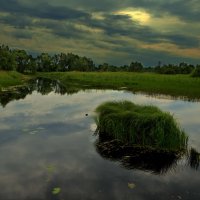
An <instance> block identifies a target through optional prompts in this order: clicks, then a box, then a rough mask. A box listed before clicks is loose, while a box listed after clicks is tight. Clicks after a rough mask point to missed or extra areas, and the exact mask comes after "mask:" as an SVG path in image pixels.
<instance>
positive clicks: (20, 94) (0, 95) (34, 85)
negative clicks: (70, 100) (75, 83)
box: [0, 78, 79, 107]
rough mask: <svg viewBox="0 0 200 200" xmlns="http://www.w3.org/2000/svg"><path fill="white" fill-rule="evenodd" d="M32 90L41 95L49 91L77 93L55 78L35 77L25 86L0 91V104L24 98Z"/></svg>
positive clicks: (74, 89)
mask: <svg viewBox="0 0 200 200" xmlns="http://www.w3.org/2000/svg"><path fill="white" fill-rule="evenodd" d="M33 91H37V92H39V93H41V94H42V95H48V94H49V93H50V92H54V93H56V94H60V95H64V94H74V93H77V92H78V91H79V89H77V88H72V87H65V86H63V85H62V84H60V82H59V81H57V80H51V79H47V78H37V79H34V80H31V81H30V82H29V84H27V85H26V86H21V87H15V88H12V89H10V90H6V91H3V92H0V104H1V105H2V106H3V107H5V106H6V105H7V104H8V103H9V102H10V101H13V100H19V99H24V98H25V97H26V96H27V95H28V94H32V92H33Z"/></svg>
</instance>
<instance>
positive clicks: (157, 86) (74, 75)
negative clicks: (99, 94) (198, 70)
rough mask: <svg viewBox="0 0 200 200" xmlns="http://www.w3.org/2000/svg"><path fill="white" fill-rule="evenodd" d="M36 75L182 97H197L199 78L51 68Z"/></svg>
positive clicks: (80, 86)
mask: <svg viewBox="0 0 200 200" xmlns="http://www.w3.org/2000/svg"><path fill="white" fill-rule="evenodd" d="M37 76H39V77H46V78H51V79H56V80H60V81H61V83H62V84H64V85H66V86H67V87H73V88H77V89H98V88H100V89H122V88H126V90H129V91H133V92H145V93H148V94H165V95H170V96H173V97H181V98H185V99H191V100H193V99H194V100H195V99H200V90H199V87H200V79H199V78H192V77H191V76H190V75H164V74H155V73H135V72H133V73H132V72H51V73H38V74H37Z"/></svg>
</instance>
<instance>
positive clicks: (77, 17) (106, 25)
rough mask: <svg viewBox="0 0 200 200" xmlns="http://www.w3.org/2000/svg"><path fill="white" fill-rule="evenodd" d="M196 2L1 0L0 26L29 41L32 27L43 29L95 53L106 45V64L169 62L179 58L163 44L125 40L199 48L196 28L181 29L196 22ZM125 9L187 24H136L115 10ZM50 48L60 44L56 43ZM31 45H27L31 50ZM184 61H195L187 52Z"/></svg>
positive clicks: (38, 29) (160, 0) (198, 15)
mask: <svg viewBox="0 0 200 200" xmlns="http://www.w3.org/2000/svg"><path fill="white" fill-rule="evenodd" d="M198 5H199V0H190V1H186V0H168V1H166V0H159V1H158V0H140V1H138V0H101V1H94V0H84V1H83V0H67V1H66V0H48V1H47V0H43V1H39V0H34V1H29V0H27V1H25V0H0V25H1V26H2V27H3V26H4V25H5V27H7V26H9V27H10V26H11V27H12V29H11V30H12V32H11V33H10V34H8V35H10V36H11V37H12V38H15V39H30V40H31V39H33V40H34V37H33V32H34V33H36V34H37V35H38V36H39V35H40V34H41V32H42V35H43V38H45V34H49V33H50V34H51V35H52V36H51V38H54V39H55V41H56V40H57V39H60V40H62V41H67V40H68V39H69V40H70V42H71V44H72V43H74V44H75V45H73V44H72V46H77V51H79V52H80V49H81V48H80V47H79V44H81V45H82V47H83V46H84V44H87V45H89V46H90V48H91V49H92V48H94V49H95V50H96V51H97V49H99V51H100V52H103V51H106V50H109V51H110V52H111V55H110V58H106V59H107V61H110V62H111V63H115V64H116V63H120V64H122V63H125V62H124V59H127V60H132V58H135V59H138V60H143V61H144V63H154V64H155V62H157V60H159V59H160V60H161V59H162V60H166V61H167V60H169V61H170V62H173V61H177V60H181V58H182V59H183V57H181V56H176V55H173V53H169V51H164V50H165V49H164V47H163V49H162V50H161V51H158V50H155V49H153V48H154V47H152V48H151V49H143V48H142V47H140V45H137V46H136V45H134V42H133V43H129V41H132V40H136V41H137V43H140V44H146V45H147V46H148V45H152V46H153V45H154V46H156V45H159V44H161V43H162V44H174V45H176V46H177V48H180V49H193V48H196V49H198V48H199V44H200V41H199V34H198V33H199V32H197V33H196V32H192V30H191V33H190V34H188V31H184V30H187V28H188V27H189V26H190V24H192V22H194V23H196V24H198V20H199V19H200V6H199V9H198ZM126 9H133V10H138V9H139V10H140V11H144V10H145V11H146V12H148V14H150V16H151V17H152V16H153V17H156V18H157V19H164V20H167V17H166V16H169V17H174V16H175V17H178V18H179V19H181V21H182V22H184V23H185V24H186V25H184V27H182V29H181V30H179V27H177V28H176V27H175V28H174V27H173V28H172V29H171V30H169V31H168V30H167V31H163V30H162V29H161V30H159V26H158V27H157V29H155V27H154V26H151V24H148V23H147V24H145V25H144V24H141V23H140V22H139V21H137V19H135V20H134V17H133V18H131V17H130V16H129V15H126V14H121V13H120V12H118V11H123V10H126ZM119 13H120V14H119ZM122 13H123V12H122ZM98 14H100V17H98ZM95 15H97V17H95ZM172 19H174V18H172ZM175 20H176V18H175ZM163 23H165V21H163ZM168 25H169V24H168ZM172 26H173V25H172ZM169 29H170V25H169ZM9 30H10V29H9ZM96 30H97V31H96ZM173 30H174V31H173ZM40 31H41V32H40ZM95 31H96V32H95ZM0 34H1V33H0ZM2 34H3V33H2ZM0 36H1V35H0ZM37 39H38V38H37ZM77 40H79V44H78V43H77ZM0 42H2V41H0ZM33 43H34V42H33ZM33 43H32V44H33ZM76 44H77V45H76ZM55 45H56V43H55ZM55 48H59V44H58V46H55ZM73 48H74V47H73ZM166 48H167V47H166ZM158 49H159V48H158ZM34 50H35V49H31V47H30V51H34ZM75 50H76V49H75ZM91 52H92V50H91ZM112 52H113V53H119V54H120V53H121V56H118V57H117V58H113V56H112ZM174 52H175V51H174ZM55 53H56V52H55ZM84 53H85V51H84V50H83V54H84ZM86 53H87V52H86ZM102 54H103V53H102ZM89 56H90V55H89ZM90 57H91V56H90ZM94 57H95V56H94ZM184 58H185V55H184ZM96 59H98V57H96ZM103 59H104V58H102V62H103ZM120 59H121V61H120ZM186 60H189V61H195V62H196V60H195V59H193V58H189V57H188V58H186Z"/></svg>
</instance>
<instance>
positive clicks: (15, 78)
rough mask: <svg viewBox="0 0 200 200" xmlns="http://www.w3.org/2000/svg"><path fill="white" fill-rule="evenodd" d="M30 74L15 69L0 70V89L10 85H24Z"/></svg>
mask: <svg viewBox="0 0 200 200" xmlns="http://www.w3.org/2000/svg"><path fill="white" fill-rule="evenodd" d="M26 80H28V76H25V75H22V74H20V73H18V72H15V71H0V91H1V89H3V88H6V87H10V86H17V85H22V84H23V83H24V82H25V81H26Z"/></svg>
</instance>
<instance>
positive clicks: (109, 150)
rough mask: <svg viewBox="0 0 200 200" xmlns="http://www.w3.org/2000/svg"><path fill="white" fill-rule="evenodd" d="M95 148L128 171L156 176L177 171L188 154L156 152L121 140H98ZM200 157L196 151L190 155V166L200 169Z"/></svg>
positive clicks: (192, 151)
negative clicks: (135, 170) (180, 162)
mask: <svg viewBox="0 0 200 200" xmlns="http://www.w3.org/2000/svg"><path fill="white" fill-rule="evenodd" d="M95 147H96V150H97V152H98V153H99V154H100V155H101V156H102V157H103V158H105V159H109V160H111V161H119V162H120V165H121V166H122V167H124V168H126V169H139V170H143V171H149V172H152V173H154V174H164V173H166V172H167V171H169V170H173V169H175V167H176V166H177V163H178V161H179V160H180V159H181V158H182V157H183V156H185V153H186V152H179V153H178V152H170V151H162V150H155V149H151V148H145V147H141V146H134V147H133V146H130V145H127V144H123V143H122V142H120V141H119V140H109V139H106V140H105V139H102V138H99V139H97V141H96V143H95ZM197 155H198V156H197ZM199 155H200V154H199V153H198V152H197V151H196V150H194V149H193V150H191V151H190V153H189V156H188V158H189V165H190V166H191V167H192V168H194V169H198V167H199V160H200V157H199Z"/></svg>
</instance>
